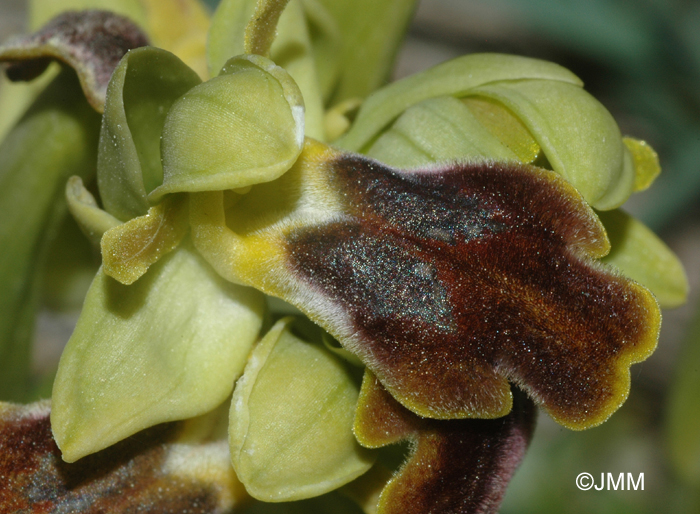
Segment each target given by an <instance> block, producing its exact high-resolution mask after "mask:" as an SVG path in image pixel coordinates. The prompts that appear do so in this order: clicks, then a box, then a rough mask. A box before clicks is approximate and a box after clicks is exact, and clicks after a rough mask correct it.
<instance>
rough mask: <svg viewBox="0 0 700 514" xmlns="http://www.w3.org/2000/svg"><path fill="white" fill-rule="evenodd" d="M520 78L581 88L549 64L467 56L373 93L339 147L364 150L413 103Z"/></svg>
mask: <svg viewBox="0 0 700 514" xmlns="http://www.w3.org/2000/svg"><path fill="white" fill-rule="evenodd" d="M520 79H547V80H552V81H563V82H567V83H569V84H575V85H581V81H580V80H579V79H578V77H576V75H574V74H573V73H571V72H570V71H568V70H567V69H565V68H562V67H561V66H559V65H557V64H553V63H549V62H546V61H540V60H536V59H529V58H527V57H518V56H513V55H500V54H472V55H466V56H464V57H459V58H457V59H453V60H451V61H448V62H445V63H442V64H439V65H437V66H435V67H434V68H430V69H429V70H426V71H424V72H422V73H417V74H415V75H412V76H410V77H407V78H405V79H403V80H399V81H397V82H394V83H393V84H390V85H388V86H386V87H384V88H382V89H380V90H379V91H377V92H376V93H374V94H373V95H372V96H370V97H369V98H368V99H367V101H366V102H365V103H364V105H363V106H362V109H360V112H359V114H358V115H357V119H356V120H355V124H354V125H353V127H352V129H350V132H348V133H347V134H346V135H345V136H344V137H342V138H341V139H340V140H338V141H337V144H338V145H339V146H341V147H343V148H345V149H348V150H353V151H362V150H363V149H365V147H366V146H367V145H368V144H369V143H370V142H371V140H372V139H373V138H376V137H377V136H378V135H379V133H380V132H381V131H382V130H383V129H384V128H385V127H386V126H387V125H388V124H389V123H391V121H393V120H394V119H395V118H396V117H397V116H399V115H400V114H401V113H402V112H403V111H405V110H406V109H407V108H409V107H410V106H411V105H413V104H416V103H418V102H420V101H422V100H426V99H428V98H434V97H437V96H444V95H450V96H464V94H465V93H466V92H467V91H468V90H469V89H472V88H475V87H478V86H481V85H483V84H488V83H490V82H496V81H503V80H520Z"/></svg>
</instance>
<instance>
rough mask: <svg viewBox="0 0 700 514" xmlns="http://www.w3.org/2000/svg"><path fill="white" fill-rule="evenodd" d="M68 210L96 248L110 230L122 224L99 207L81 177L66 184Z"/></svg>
mask: <svg viewBox="0 0 700 514" xmlns="http://www.w3.org/2000/svg"><path fill="white" fill-rule="evenodd" d="M66 200H67V201H68V210H69V211H70V213H71V215H72V216H73V218H74V219H75V221H76V222H77V223H78V226H79V227H80V230H82V231H83V234H85V236H86V237H87V238H88V239H89V240H90V242H91V243H92V244H93V245H95V246H96V247H99V246H100V240H101V239H102V235H103V234H104V233H105V232H107V231H108V230H109V229H110V228H113V227H116V226H117V225H119V224H121V221H119V220H118V219H117V218H115V217H114V216H112V215H111V214H109V213H108V212H106V211H103V210H102V209H100V208H99V206H98V205H97V201H95V197H94V196H92V193H91V192H90V191H88V190H87V189H85V186H83V181H82V179H81V178H80V177H76V176H73V177H71V178H69V179H68V182H67V183H66Z"/></svg>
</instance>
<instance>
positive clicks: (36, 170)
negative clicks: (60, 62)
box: [0, 70, 99, 399]
mask: <svg viewBox="0 0 700 514" xmlns="http://www.w3.org/2000/svg"><path fill="white" fill-rule="evenodd" d="M98 127H99V116H98V115H97V113H95V112H94V111H93V110H92V108H91V107H90V106H89V105H88V104H87V102H86V101H85V97H84V96H83V94H82V92H81V91H80V85H79V83H78V80H77V78H76V77H75V74H74V73H73V72H72V71H70V70H65V71H64V72H63V73H61V74H60V75H59V76H58V77H57V78H56V79H55V80H54V82H53V83H52V84H51V85H49V86H48V88H47V89H46V90H45V91H44V92H43V93H42V94H41V95H40V96H39V98H38V99H37V102H36V103H35V104H34V105H33V106H32V108H30V110H29V111H28V112H27V114H26V115H25V116H24V117H23V118H22V120H20V122H19V123H18V124H17V125H16V126H15V128H14V129H13V130H12V131H11V132H10V133H9V134H8V136H7V138H6V139H5V140H4V141H3V143H2V145H0V157H1V158H0V219H2V222H0V247H1V248H2V251H0V291H1V292H2V293H1V294H0V396H1V397H2V398H5V399H21V398H22V395H23V394H25V393H26V391H27V383H26V379H27V375H28V372H29V363H30V353H31V351H30V341H31V334H32V330H33V324H34V323H33V321H34V306H35V303H36V300H37V296H36V295H37V278H38V275H37V274H36V273H35V271H36V269H37V268H38V267H40V266H41V263H42V262H43V261H44V260H45V259H46V257H47V256H46V254H45V252H46V249H47V247H46V244H47V243H48V240H49V239H50V238H51V236H52V234H53V230H54V229H55V228H56V227H57V226H58V225H59V224H60V221H61V219H62V217H63V216H64V214H65V203H64V202H63V201H62V197H63V187H64V183H65V180H66V179H67V178H68V177H69V176H70V175H72V174H74V173H80V174H82V175H83V177H89V176H90V175H91V173H92V172H93V170H94V162H95V159H96V155H95V148H96V145H97V141H96V139H97V138H96V135H97V131H98Z"/></svg>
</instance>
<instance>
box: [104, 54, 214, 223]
mask: <svg viewBox="0 0 700 514" xmlns="http://www.w3.org/2000/svg"><path fill="white" fill-rule="evenodd" d="M200 82H201V80H200V78H199V76H198V75H197V74H196V73H195V72H194V71H193V70H192V69H190V68H188V67H187V66H186V65H185V64H184V63H183V62H182V61H181V60H180V59H178V58H177V57H176V56H175V55H173V54H171V53H170V52H166V51H165V50H160V49H157V48H152V47H146V48H139V49H137V50H134V51H131V52H129V53H128V54H127V55H126V56H125V57H124V58H123V59H122V61H121V63H120V64H119V66H118V67H117V69H116V70H115V71H114V74H113V75H112V79H111V80H110V83H109V87H108V89H107V101H106V103H105V114H104V116H103V118H102V130H101V132H100V146H99V153H98V159H97V181H98V185H99V189H100V196H101V198H102V202H103V204H104V208H105V210H106V211H107V212H109V213H110V214H112V215H113V216H115V217H116V218H118V219H120V220H121V221H127V220H129V219H131V218H134V217H136V216H142V215H144V214H146V212H148V209H149V208H150V206H151V205H150V203H149V202H148V198H147V195H148V193H150V192H151V191H152V190H153V189H154V188H155V187H156V186H158V185H159V184H160V183H161V182H162V180H163V167H162V164H161V159H160V137H161V133H162V130H163V124H164V122H165V116H166V114H167V113H168V109H170V107H171V105H172V104H173V102H175V100H177V99H178V98H179V97H180V96H181V95H183V94H184V93H186V92H187V91H189V90H190V89H191V88H192V87H193V86H195V85H197V84H199V83H200Z"/></svg>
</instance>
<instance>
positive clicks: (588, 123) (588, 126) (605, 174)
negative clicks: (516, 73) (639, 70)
mask: <svg viewBox="0 0 700 514" xmlns="http://www.w3.org/2000/svg"><path fill="white" fill-rule="evenodd" d="M468 94H469V95H476V96H482V97H486V98H490V99H492V100H495V101H497V102H500V103H501V104H503V105H504V106H505V107H507V108H508V109H510V110H511V111H512V112H513V113H514V114H515V115H516V116H517V117H518V118H520V120H521V121H522V123H523V124H524V125H525V126H526V127H527V129H528V130H529V131H530V133H531V134H532V135H533V137H534V138H535V140H536V141H537V142H538V143H539V145H540V146H541V147H542V151H543V152H544V154H545V156H546V157H547V160H548V161H549V163H550V164H551V166H552V169H553V170H554V171H556V172H557V173H559V174H560V175H562V176H563V177H564V178H565V179H566V180H568V181H569V182H570V183H571V184H572V185H573V186H574V187H575V188H576V189H578V190H579V192H580V193H581V194H582V195H583V197H584V198H585V199H586V201H587V202H588V203H589V204H590V205H591V206H593V207H595V208H597V209H600V210H608V209H613V208H615V207H618V206H619V205H621V204H622V203H624V202H625V200H627V198H628V197H629V195H630V194H631V193H632V191H633V187H634V179H635V172H634V166H630V165H625V163H624V159H625V147H624V145H623V143H622V136H621V135H620V129H619V128H618V127H617V123H616V122H615V120H614V119H613V117H612V116H611V115H610V113H609V112H608V111H607V109H605V107H603V105H601V104H600V102H598V101H597V100H596V99H595V98H593V97H592V96H591V95H590V94H589V93H587V92H586V91H584V90H583V89H582V88H580V87H579V86H578V85H577V84H572V83H567V82H562V81H556V80H518V81H512V82H497V83H492V84H487V85H484V86H480V87H476V88H474V89H472V90H471V91H470V92H469V93H468ZM630 164H631V163H630Z"/></svg>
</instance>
